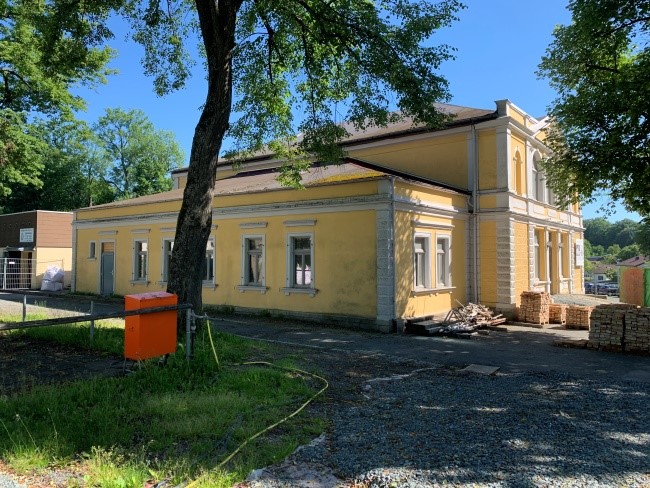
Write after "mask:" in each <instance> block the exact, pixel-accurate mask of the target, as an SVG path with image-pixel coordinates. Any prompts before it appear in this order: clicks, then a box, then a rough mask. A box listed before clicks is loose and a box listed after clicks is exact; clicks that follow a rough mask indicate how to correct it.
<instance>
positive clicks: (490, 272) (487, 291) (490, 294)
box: [479, 222, 497, 306]
mask: <svg viewBox="0 0 650 488" xmlns="http://www.w3.org/2000/svg"><path fill="white" fill-rule="evenodd" d="M479 228H480V230H479V232H480V244H479V268H480V273H481V275H480V285H479V286H480V290H481V296H480V299H481V303H482V304H483V305H489V306H495V305H496V303H497V286H496V277H497V225H496V222H481V224H480V226H479Z"/></svg>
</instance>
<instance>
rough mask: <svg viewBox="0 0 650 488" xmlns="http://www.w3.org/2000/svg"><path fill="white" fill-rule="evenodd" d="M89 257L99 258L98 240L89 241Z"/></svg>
mask: <svg viewBox="0 0 650 488" xmlns="http://www.w3.org/2000/svg"><path fill="white" fill-rule="evenodd" d="M88 259H97V241H90V242H89V243H88Z"/></svg>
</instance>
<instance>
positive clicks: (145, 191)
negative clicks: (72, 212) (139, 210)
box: [94, 108, 184, 200]
mask: <svg viewBox="0 0 650 488" xmlns="http://www.w3.org/2000/svg"><path fill="white" fill-rule="evenodd" d="M94 131H95V136H96V138H97V142H98V146H99V148H100V153H99V156H98V157H99V158H100V159H101V160H103V162H104V166H105V167H106V170H105V171H104V173H103V175H102V177H103V179H104V181H106V182H107V183H108V184H110V185H111V187H112V189H113V193H114V196H115V198H116V199H118V200H120V199H125V198H132V197H136V196H142V195H149V194H152V193H158V192H161V191H167V190H170V189H171V186H172V183H171V178H170V177H169V172H170V171H171V170H173V169H176V168H179V167H180V166H181V165H182V164H183V160H184V157H183V152H182V150H181V149H180V146H179V145H178V143H177V142H176V140H175V138H174V135H173V134H172V133H171V132H168V131H162V130H157V129H156V128H155V127H154V125H153V124H152V123H151V122H150V121H149V119H148V118H147V116H146V115H145V114H144V112H142V111H141V110H128V111H125V110H122V109H119V108H115V109H107V110H106V114H105V115H104V116H102V117H100V119H99V120H98V122H97V123H96V124H95V126H94Z"/></svg>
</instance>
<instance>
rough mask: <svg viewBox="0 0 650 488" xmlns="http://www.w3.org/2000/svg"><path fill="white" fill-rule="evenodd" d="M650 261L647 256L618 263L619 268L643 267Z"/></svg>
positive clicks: (635, 257)
mask: <svg viewBox="0 0 650 488" xmlns="http://www.w3.org/2000/svg"><path fill="white" fill-rule="evenodd" d="M648 261H649V259H648V257H647V256H634V257H633V258H629V259H625V260H623V261H619V262H618V263H616V265H617V266H629V267H635V266H642V265H644V264H645V263H647V262H648Z"/></svg>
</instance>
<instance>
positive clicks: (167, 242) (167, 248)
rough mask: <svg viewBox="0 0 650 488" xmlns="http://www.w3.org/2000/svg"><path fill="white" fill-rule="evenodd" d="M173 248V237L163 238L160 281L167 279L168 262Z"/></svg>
mask: <svg viewBox="0 0 650 488" xmlns="http://www.w3.org/2000/svg"><path fill="white" fill-rule="evenodd" d="M173 250H174V240H173V239H164V240H163V248H162V255H163V266H162V281H169V263H171V260H172V251H173Z"/></svg>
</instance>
